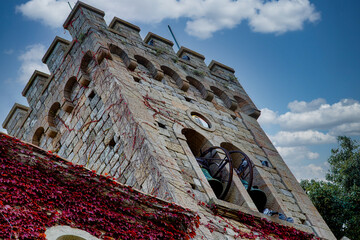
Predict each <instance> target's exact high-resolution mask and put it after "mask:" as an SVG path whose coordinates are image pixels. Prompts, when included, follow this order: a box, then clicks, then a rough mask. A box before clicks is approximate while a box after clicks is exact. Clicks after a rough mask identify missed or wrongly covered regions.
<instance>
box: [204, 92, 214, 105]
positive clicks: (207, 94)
mask: <svg viewBox="0 0 360 240" xmlns="http://www.w3.org/2000/svg"><path fill="white" fill-rule="evenodd" d="M204 99H205V100H206V101H209V102H211V101H212V100H213V99H214V93H213V92H212V91H210V90H207V89H206V90H205V96H204Z"/></svg>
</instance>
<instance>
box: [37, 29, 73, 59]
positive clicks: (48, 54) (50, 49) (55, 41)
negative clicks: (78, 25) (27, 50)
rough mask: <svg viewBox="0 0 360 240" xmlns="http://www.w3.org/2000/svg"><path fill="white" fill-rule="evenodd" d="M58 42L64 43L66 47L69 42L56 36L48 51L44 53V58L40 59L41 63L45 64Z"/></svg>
mask: <svg viewBox="0 0 360 240" xmlns="http://www.w3.org/2000/svg"><path fill="white" fill-rule="evenodd" d="M59 42H61V43H64V44H66V45H69V44H70V42H69V41H68V40H66V39H64V38H61V37H59V36H56V37H55V39H54V41H53V42H52V43H51V45H50V47H49V48H48V50H47V51H46V53H45V55H44V57H43V58H42V59H41V61H42V62H43V63H46V61H47V59H48V58H49V56H50V54H51V53H52V51H53V50H54V48H55V47H56V44H58V43H59Z"/></svg>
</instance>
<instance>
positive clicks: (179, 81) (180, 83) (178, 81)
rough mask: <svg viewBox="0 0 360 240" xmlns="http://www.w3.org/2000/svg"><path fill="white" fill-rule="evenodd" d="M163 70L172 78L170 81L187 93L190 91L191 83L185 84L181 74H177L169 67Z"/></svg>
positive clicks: (162, 68) (163, 67)
mask: <svg viewBox="0 0 360 240" xmlns="http://www.w3.org/2000/svg"><path fill="white" fill-rule="evenodd" d="M161 70H163V72H164V74H165V75H166V76H168V77H169V78H170V81H173V82H174V83H175V84H176V86H177V87H178V88H180V89H181V90H183V91H184V92H186V91H187V90H188V89H189V83H187V82H185V81H184V80H183V79H181V77H180V76H179V74H177V73H176V72H175V71H174V70H172V69H171V68H169V67H167V66H161ZM169 78H168V79H169Z"/></svg>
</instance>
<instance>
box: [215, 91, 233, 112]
mask: <svg viewBox="0 0 360 240" xmlns="http://www.w3.org/2000/svg"><path fill="white" fill-rule="evenodd" d="M210 89H211V90H212V91H213V92H214V94H215V95H216V96H217V97H215V101H216V102H217V103H218V104H220V105H222V106H224V107H226V108H228V109H230V110H233V111H235V110H236V108H237V104H236V103H235V101H232V100H231V99H230V98H229V96H228V95H227V94H226V93H225V92H224V91H222V90H220V89H219V88H217V87H214V86H211V87H210Z"/></svg>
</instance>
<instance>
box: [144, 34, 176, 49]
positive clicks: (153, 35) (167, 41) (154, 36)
mask: <svg viewBox="0 0 360 240" xmlns="http://www.w3.org/2000/svg"><path fill="white" fill-rule="evenodd" d="M151 38H154V39H157V40H159V41H161V42H163V43H165V44H167V45H170V46H171V47H172V46H174V43H173V42H172V41H170V40H168V39H166V38H163V37H161V36H159V35H157V34H155V33H152V32H149V33H148V34H147V35H146V37H145V38H144V43H146V44H147V43H148V42H149V41H150V39H151Z"/></svg>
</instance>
